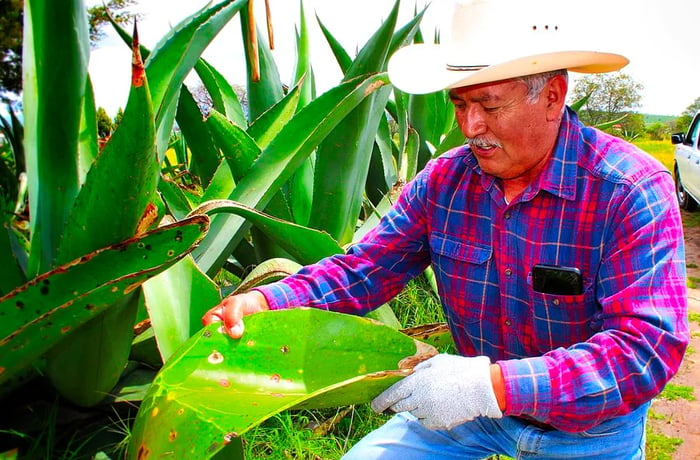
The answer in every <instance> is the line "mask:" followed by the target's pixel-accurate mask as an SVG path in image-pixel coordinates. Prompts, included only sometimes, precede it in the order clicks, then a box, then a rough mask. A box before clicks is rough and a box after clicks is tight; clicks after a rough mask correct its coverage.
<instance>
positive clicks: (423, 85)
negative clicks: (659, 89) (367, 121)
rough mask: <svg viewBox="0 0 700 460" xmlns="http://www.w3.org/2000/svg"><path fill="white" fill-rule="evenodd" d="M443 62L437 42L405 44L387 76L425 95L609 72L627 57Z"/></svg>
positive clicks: (557, 55)
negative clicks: (546, 75)
mask: <svg viewBox="0 0 700 460" xmlns="http://www.w3.org/2000/svg"><path fill="white" fill-rule="evenodd" d="M446 62H447V58H446V54H445V50H444V48H443V47H442V46H441V45H428V44H414V45H409V46H406V47H404V48H401V49H400V50H398V51H397V52H396V53H394V55H393V56H392V57H391V59H390V60H389V64H388V72H389V79H390V80H391V82H392V84H393V85H394V86H396V87H397V88H398V89H400V90H401V91H404V92H406V93H410V94H427V93H432V92H435V91H440V90H443V89H447V88H457V87H461V86H471V85H477V84H480V83H489V82H494V81H501V80H508V79H511V78H517V77H522V76H525V75H533V74H536V73H541V72H551V71H554V70H560V69H568V70H570V71H572V72H580V73H603V72H613V71H615V70H619V69H621V68H623V67H624V66H626V65H627V64H628V63H629V60H628V59H627V58H626V57H624V56H622V55H619V54H615V53H603V52H599V51H554V52H550V53H542V54H534V55H530V56H526V57H520V58H517V59H512V60H507V61H504V62H501V63H498V64H494V65H485V66H484V67H483V68H480V69H478V70H450V69H448V68H447V66H446V64H445V63H446Z"/></svg>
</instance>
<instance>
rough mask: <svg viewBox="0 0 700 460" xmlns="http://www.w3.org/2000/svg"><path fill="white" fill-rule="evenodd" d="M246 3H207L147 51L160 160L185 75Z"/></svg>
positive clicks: (236, 1) (231, 1) (166, 143)
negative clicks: (212, 4) (150, 50)
mask: <svg viewBox="0 0 700 460" xmlns="http://www.w3.org/2000/svg"><path fill="white" fill-rule="evenodd" d="M247 4H248V0H235V1H234V0H225V1H222V2H220V3H218V4H216V5H214V6H206V7H205V8H203V9H202V10H200V11H198V12H197V13H195V14H193V15H192V16H190V17H189V18H187V19H185V20H184V21H182V22H181V23H180V24H178V25H177V26H176V27H175V28H174V29H173V30H171V31H170V33H168V34H167V35H166V36H165V37H163V39H162V40H161V41H160V42H159V43H158V44H157V45H156V47H155V49H154V50H153V51H152V52H151V53H150V54H149V56H148V59H147V61H146V73H147V74H148V81H149V83H150V85H151V95H152V97H153V107H154V110H155V112H156V129H157V133H158V135H157V145H158V153H159V155H160V160H162V157H163V156H164V155H165V150H166V147H167V145H168V138H169V136H170V131H171V129H172V126H173V121H174V119H175V110H176V108H177V101H178V95H179V92H180V87H181V86H182V84H183V82H184V81H185V77H187V75H188V74H189V73H190V71H191V70H192V68H193V67H194V66H195V64H197V62H198V60H199V58H200V56H201V55H202V52H204V50H205V48H206V47H207V46H208V45H209V43H211V41H212V40H213V39H214V37H215V36H216V35H217V34H218V33H219V32H220V31H221V29H223V27H224V26H225V25H226V24H227V23H228V22H229V21H230V20H231V18H233V16H235V14H236V13H237V12H238V11H239V10H240V9H241V8H243V7H245V6H247Z"/></svg>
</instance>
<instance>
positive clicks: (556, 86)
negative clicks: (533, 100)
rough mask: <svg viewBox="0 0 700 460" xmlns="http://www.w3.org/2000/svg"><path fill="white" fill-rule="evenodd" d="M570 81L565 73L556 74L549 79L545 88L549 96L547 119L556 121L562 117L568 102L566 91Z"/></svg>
mask: <svg viewBox="0 0 700 460" xmlns="http://www.w3.org/2000/svg"><path fill="white" fill-rule="evenodd" d="M568 90H569V83H568V82H567V80H566V78H565V77H564V76H563V75H555V76H554V77H552V78H551V79H550V80H549V83H547V86H546V88H545V95H546V97H547V120H549V121H554V120H558V119H559V118H560V117H561V112H562V109H563V107H564V104H566V93H567V91H568Z"/></svg>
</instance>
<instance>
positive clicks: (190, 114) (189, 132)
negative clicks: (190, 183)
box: [176, 86, 221, 188]
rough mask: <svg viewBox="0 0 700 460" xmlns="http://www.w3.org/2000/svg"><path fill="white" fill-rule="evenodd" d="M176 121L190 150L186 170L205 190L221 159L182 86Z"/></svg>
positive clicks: (202, 120) (194, 102) (189, 95)
mask: <svg viewBox="0 0 700 460" xmlns="http://www.w3.org/2000/svg"><path fill="white" fill-rule="evenodd" d="M176 119H177V125H178V126H179V127H180V131H182V135H183V136H184V138H185V140H186V141H187V145H188V146H189V148H190V163H189V165H188V170H189V171H190V172H191V173H192V174H194V175H195V176H196V177H197V178H198V179H199V183H200V184H202V187H204V188H206V187H207V186H208V185H209V183H210V182H211V180H212V178H213V177H214V173H215V172H216V169H217V168H218V167H219V163H220V162H221V158H220V154H219V149H217V148H216V145H214V142H213V140H212V137H211V134H210V133H209V130H208V129H207V126H206V124H205V122H204V119H203V116H202V112H201V111H200V110H199V106H198V105H197V102H196V101H195V100H194V97H193V96H192V93H190V91H189V90H188V89H187V87H186V86H183V87H182V90H181V91H180V102H179V103H178V105H177V115H176Z"/></svg>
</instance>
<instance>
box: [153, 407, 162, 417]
mask: <svg viewBox="0 0 700 460" xmlns="http://www.w3.org/2000/svg"><path fill="white" fill-rule="evenodd" d="M159 411H160V409H158V408H157V407H154V408H153V410H152V411H151V417H155V416H156V415H158V412H159Z"/></svg>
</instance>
